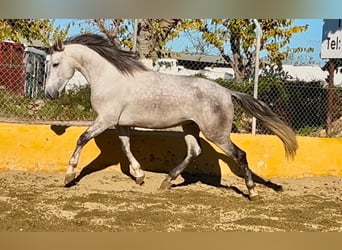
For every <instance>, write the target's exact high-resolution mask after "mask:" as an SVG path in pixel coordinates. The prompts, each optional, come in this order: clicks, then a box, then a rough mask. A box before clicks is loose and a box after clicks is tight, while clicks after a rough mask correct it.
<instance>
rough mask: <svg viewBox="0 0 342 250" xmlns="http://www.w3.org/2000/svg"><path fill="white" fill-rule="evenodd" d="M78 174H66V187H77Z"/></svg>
mask: <svg viewBox="0 0 342 250" xmlns="http://www.w3.org/2000/svg"><path fill="white" fill-rule="evenodd" d="M75 178H76V173H71V174H66V175H65V178H64V186H65V187H71V186H73V185H75Z"/></svg>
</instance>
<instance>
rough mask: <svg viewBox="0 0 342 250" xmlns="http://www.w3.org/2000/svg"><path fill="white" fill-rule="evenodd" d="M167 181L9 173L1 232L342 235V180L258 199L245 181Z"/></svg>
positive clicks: (3, 178)
mask: <svg viewBox="0 0 342 250" xmlns="http://www.w3.org/2000/svg"><path fill="white" fill-rule="evenodd" d="M164 177H165V174H162V173H153V172H146V179H145V183H144V184H143V185H142V186H138V185H136V184H135V182H134V181H133V180H131V179H130V177H129V176H127V175H125V174H123V173H122V172H121V171H117V170H116V169H105V170H102V171H98V172H93V173H91V174H89V175H87V176H85V177H83V178H82V179H81V180H80V181H79V183H78V184H77V185H75V186H72V187H70V188H65V187H63V179H64V174H62V173H61V174H49V173H32V172H24V171H5V172H1V173H0V216H1V221H0V231H17V232H20V231H23V232H26V231H31V232H32V231H40V232H42V231H43V232H61V231H63V232H65V231H77V232H89V231H96V232H106V231H112V232H117V231H126V232H173V231H178V232H188V231H192V232H213V231H239V232H246V231H257V232H260V231H262V232H278V231H285V232H288V231H296V232H298V231H305V232H312V231H319V232H326V231H335V232H342V198H341V194H342V178H340V177H333V176H330V177H307V178H300V179H272V180H271V182H268V184H271V185H261V184H258V185H257V190H258V191H259V194H260V198H259V199H258V200H255V201H250V200H249V199H248V198H247V197H246V187H245V184H244V181H243V180H241V179H239V178H238V177H236V178H235V177H224V178H220V180H214V181H211V180H210V179H211V178H215V177H208V176H207V177H205V176H199V177H196V176H186V175H184V176H183V178H179V179H178V180H177V181H176V183H175V185H174V187H173V188H172V189H171V190H160V189H159V185H160V183H161V182H162V180H163V178H164ZM217 181H218V182H219V183H220V184H219V185H218V184H217ZM214 183H216V184H214ZM278 185H281V186H282V187H283V189H284V190H283V192H276V191H274V189H278V187H279V186H278ZM272 187H273V188H272ZM275 187H276V188H275Z"/></svg>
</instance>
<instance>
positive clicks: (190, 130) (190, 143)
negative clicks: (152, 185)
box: [160, 123, 201, 189]
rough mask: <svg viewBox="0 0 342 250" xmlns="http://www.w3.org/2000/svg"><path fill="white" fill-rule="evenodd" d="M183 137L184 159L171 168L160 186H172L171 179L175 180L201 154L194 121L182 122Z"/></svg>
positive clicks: (197, 129) (197, 130)
mask: <svg viewBox="0 0 342 250" xmlns="http://www.w3.org/2000/svg"><path fill="white" fill-rule="evenodd" d="M183 131H184V134H185V136H184V138H185V143H186V146H187V155H186V157H185V159H184V160H183V161H182V162H181V163H180V164H178V166H176V167H175V168H174V169H172V170H171V171H170V172H169V174H168V176H167V177H166V178H165V180H164V181H163V182H162V184H161V186H160V188H162V189H166V188H170V187H171V186H172V183H171V181H172V180H175V179H176V178H177V177H178V176H179V175H180V174H181V173H182V172H183V170H184V169H185V168H186V167H187V166H188V165H189V164H190V163H191V162H192V161H193V160H195V159H196V158H197V157H198V156H199V155H200V154H201V147H200V145H199V128H198V126H197V124H195V123H187V124H183Z"/></svg>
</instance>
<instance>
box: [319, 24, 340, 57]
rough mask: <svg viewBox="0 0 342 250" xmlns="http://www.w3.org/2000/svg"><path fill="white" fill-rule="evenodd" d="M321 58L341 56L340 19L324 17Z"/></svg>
mask: <svg viewBox="0 0 342 250" xmlns="http://www.w3.org/2000/svg"><path fill="white" fill-rule="evenodd" d="M321 58H323V59H328V58H342V19H324V20H323V34H322V45H321Z"/></svg>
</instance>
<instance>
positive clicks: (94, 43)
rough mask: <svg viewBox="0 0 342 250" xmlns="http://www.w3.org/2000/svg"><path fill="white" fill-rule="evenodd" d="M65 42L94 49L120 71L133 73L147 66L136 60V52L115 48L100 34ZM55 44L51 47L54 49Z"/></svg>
mask: <svg viewBox="0 0 342 250" xmlns="http://www.w3.org/2000/svg"><path fill="white" fill-rule="evenodd" d="M64 43H65V44H81V45H85V46H87V47H89V48H90V49H92V50H94V51H96V52H97V53H98V54H100V55H101V56H102V57H104V58H105V59H107V61H109V62H110V63H112V64H113V65H114V66H115V67H116V68H117V69H118V70H119V71H120V72H122V73H125V74H133V72H134V71H137V70H143V71H146V70H147V68H146V67H145V66H144V64H143V63H141V62H140V61H139V60H138V54H137V53H135V52H132V51H126V50H122V49H120V48H117V47H116V46H115V45H113V43H111V42H110V41H109V40H108V39H106V38H105V37H103V36H101V35H97V34H82V35H79V36H76V37H73V38H71V39H68V40H66V41H65V42H64ZM55 48H56V46H54V47H53V49H54V50H56V49H55Z"/></svg>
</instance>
